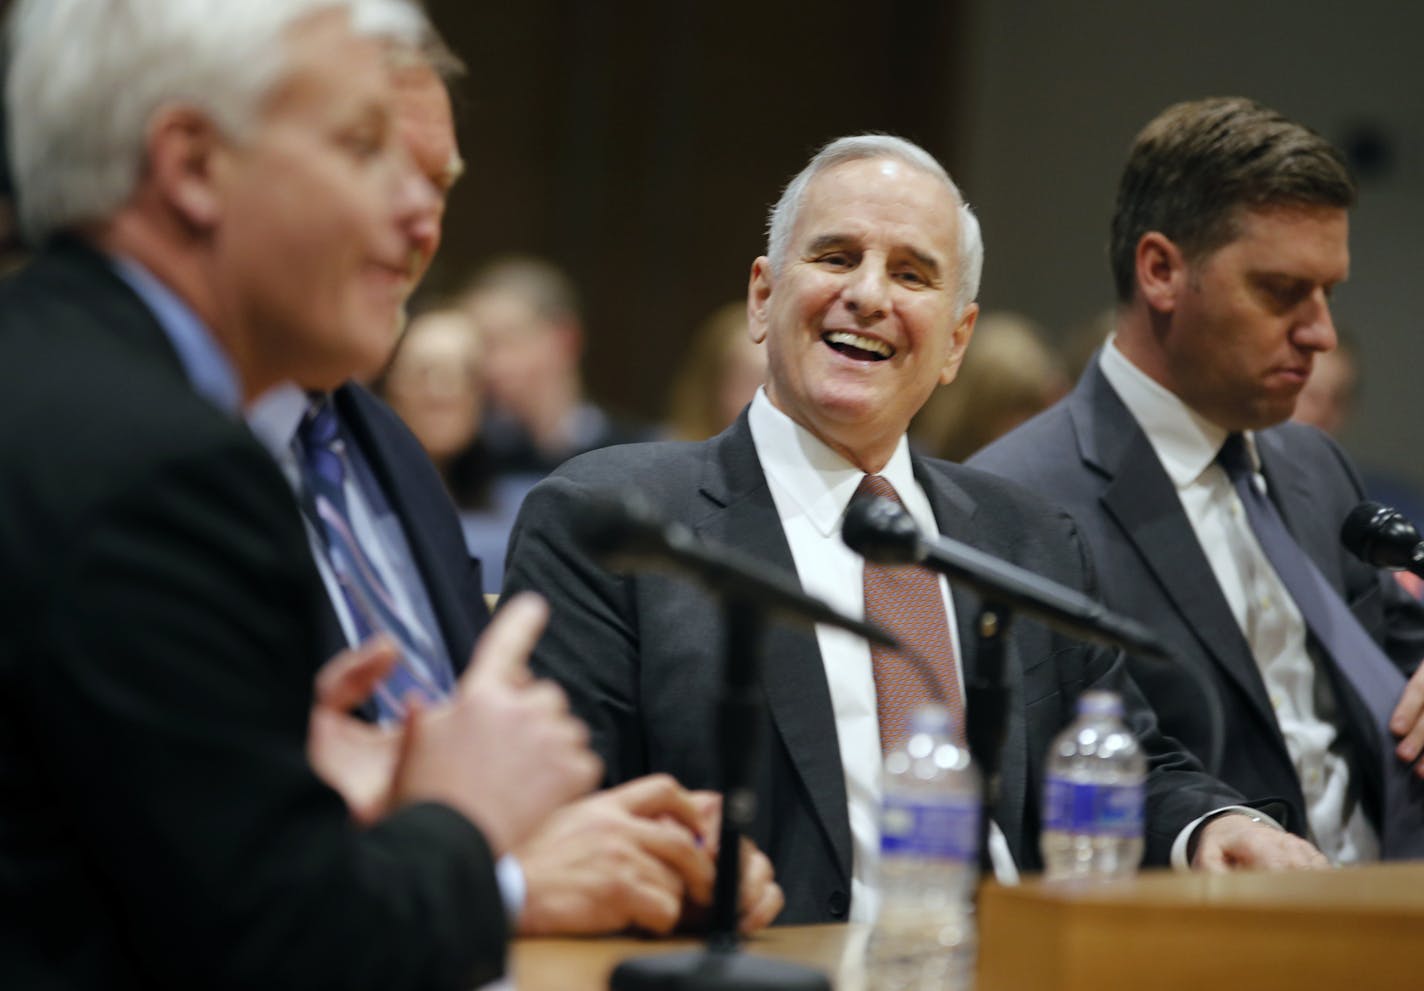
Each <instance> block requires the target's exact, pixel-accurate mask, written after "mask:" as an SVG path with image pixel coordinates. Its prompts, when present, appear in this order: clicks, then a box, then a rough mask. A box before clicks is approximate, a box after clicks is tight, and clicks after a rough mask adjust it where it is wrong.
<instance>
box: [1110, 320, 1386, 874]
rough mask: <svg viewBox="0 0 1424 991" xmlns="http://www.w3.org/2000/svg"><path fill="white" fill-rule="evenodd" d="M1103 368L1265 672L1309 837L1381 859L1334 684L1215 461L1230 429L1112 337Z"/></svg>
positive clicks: (1337, 856) (1338, 854)
mask: <svg viewBox="0 0 1424 991" xmlns="http://www.w3.org/2000/svg"><path fill="white" fill-rule="evenodd" d="M1100 366H1101V368H1102V371H1103V375H1104V376H1105V377H1106V378H1107V380H1108V383H1109V384H1110V385H1111V386H1112V388H1113V390H1114V391H1115V392H1116V393H1117V394H1118V396H1119V398H1121V399H1122V401H1123V404H1124V405H1125V406H1126V407H1127V408H1128V411H1129V412H1130V413H1131V414H1132V416H1133V418H1134V419H1136V420H1137V423H1138V426H1140V427H1141V428H1142V431H1143V433H1145V434H1146V435H1147V439H1148V441H1149V442H1150V443H1151V445H1152V449H1153V450H1154V451H1155V452H1156V454H1157V458H1158V460H1159V461H1161V463H1162V467H1163V469H1164V470H1165V471H1166V473H1167V477H1168V478H1169V479H1171V481H1172V484H1173V486H1175V488H1176V490H1177V496H1178V498H1180V499H1181V502H1182V509H1183V510H1184V511H1185V513H1186V515H1187V519H1188V520H1189V521H1190V523H1191V525H1192V530H1193V531H1194V532H1195V533H1196V537H1197V542H1198V543H1199V544H1201V548H1202V551H1203V552H1204V553H1205V554H1206V559H1207V562H1208V563H1209V564H1210V565H1211V570H1212V573H1213V574H1214V575H1215V576H1216V582H1217V584H1218V585H1219V586H1220V587H1221V591H1222V594H1223V595H1224V596H1225V597H1226V602H1227V604H1228V605H1229V606H1230V607H1231V613H1232V615H1233V616H1235V617H1236V622H1237V624H1238V625H1239V626H1240V627H1241V632H1242V634H1243V635H1244V636H1245V637H1246V641H1247V643H1248V644H1249V645H1250V647H1251V653H1252V654H1253V655H1254V656H1255V659H1256V665H1257V667H1258V668H1259V669H1260V671H1261V678H1262V680H1263V681H1264V683H1265V686H1266V692H1267V695H1268V697H1269V698H1270V700H1271V705H1272V707H1273V708H1274V710H1275V715H1276V721H1277V723H1279V725H1280V728H1281V735H1282V736H1283V737H1284V738H1285V743H1286V749H1287V750H1288V751H1289V753H1290V757H1291V762H1292V763H1293V764H1294V765H1295V770H1296V774H1297V775H1298V777H1299V778H1300V784H1301V790H1302V791H1303V793H1304V795H1305V802H1306V815H1307V818H1308V820H1309V824H1310V832H1311V838H1312V839H1313V840H1314V842H1315V844H1316V845H1317V846H1318V847H1319V848H1320V849H1321V851H1322V852H1323V853H1324V854H1325V855H1326V857H1328V858H1329V859H1330V860H1331V862H1333V863H1337V864H1344V863H1353V862H1356V861H1361V860H1376V859H1378V857H1379V840H1378V837H1377V836H1376V834H1375V832H1374V829H1373V827H1372V826H1371V825H1370V823H1369V820H1368V819H1366V818H1365V815H1364V811H1363V809H1362V808H1361V807H1360V804H1359V802H1358V801H1356V800H1354V799H1353V797H1352V796H1351V793H1350V768H1349V764H1348V763H1347V761H1346V760H1345V758H1344V757H1343V756H1342V755H1341V754H1340V753H1339V751H1338V748H1337V747H1336V746H1335V744H1336V742H1337V737H1338V736H1339V729H1338V722H1337V717H1336V713H1335V702H1334V698H1333V696H1332V694H1331V689H1330V684H1329V679H1328V678H1327V677H1326V676H1325V675H1324V673H1323V672H1322V671H1321V670H1320V668H1319V666H1318V665H1317V664H1316V662H1315V659H1314V658H1313V657H1312V656H1311V653H1310V650H1309V649H1308V647H1307V639H1306V626H1305V621H1304V620H1303V619H1302V618H1301V614H1300V610H1299V609H1298V608H1297V607H1296V604H1295V600H1294V599H1292V598H1291V595H1290V593H1289V592H1288V591H1287V590H1286V587H1285V585H1284V584H1283V583H1282V582H1281V579H1280V576H1279V575H1277V574H1276V571H1275V569H1274V568H1273V567H1272V566H1271V563H1270V561H1269V560H1268V559H1267V558H1266V555H1265V552H1264V551H1262V550H1261V545H1260V543H1259V542H1258V541H1257V539H1256V534H1255V532H1254V531H1253V530H1252V529H1251V525H1250V523H1249V522H1248V521H1247V519H1246V514H1245V510H1244V509H1243V508H1242V505H1241V500H1240V498H1239V496H1238V495H1237V493H1236V489H1235V488H1234V487H1233V486H1232V484H1231V481H1230V479H1228V478H1227V475H1226V472H1225V470H1224V469H1223V468H1222V467H1221V466H1220V465H1218V464H1217V463H1216V455H1217V452H1218V451H1220V449H1221V445H1222V444H1223V443H1224V442H1225V440H1226V437H1227V431H1226V430H1224V429H1222V428H1221V427H1219V426H1217V425H1216V424H1214V423H1211V422H1209V421H1207V420H1206V419H1204V418H1203V417H1201V416H1200V415H1198V414H1197V413H1196V412H1195V411H1194V410H1192V409H1190V408H1189V407H1188V406H1187V405H1186V404H1185V403H1183V402H1182V401H1181V400H1180V399H1179V398H1178V397H1177V396H1176V395H1174V394H1173V393H1172V392H1171V391H1169V390H1168V389H1166V388H1164V387H1163V386H1162V385H1160V384H1158V383H1157V382H1155V381H1154V380H1153V379H1152V378H1150V377H1149V376H1148V375H1147V374H1146V373H1144V372H1143V371H1141V370H1140V369H1139V368H1137V367H1136V366H1135V365H1133V364H1132V362H1131V361H1129V360H1128V359H1127V358H1126V356H1124V355H1123V353H1122V352H1121V351H1119V350H1118V348H1117V346H1116V341H1115V340H1113V341H1110V342H1109V344H1108V346H1106V347H1104V348H1103V350H1102V357H1101V359H1100ZM1245 438H1246V446H1247V450H1248V451H1249V453H1250V456H1251V461H1252V464H1253V466H1254V467H1255V469H1256V473H1255V474H1254V475H1253V482H1254V484H1255V485H1256V487H1257V488H1258V489H1259V490H1260V491H1261V492H1262V493H1263V494H1264V493H1265V492H1266V479H1265V476H1264V475H1262V474H1261V473H1260V458H1259V456H1258V455H1257V452H1256V444H1255V438H1254V436H1253V435H1252V434H1251V433H1250V432H1249V431H1248V432H1247V433H1246V434H1245Z"/></svg>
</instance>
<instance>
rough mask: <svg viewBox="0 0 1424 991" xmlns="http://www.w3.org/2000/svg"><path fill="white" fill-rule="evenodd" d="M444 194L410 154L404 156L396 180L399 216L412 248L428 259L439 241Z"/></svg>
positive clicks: (397, 213) (397, 212)
mask: <svg viewBox="0 0 1424 991" xmlns="http://www.w3.org/2000/svg"><path fill="white" fill-rule="evenodd" d="M444 211H445V195H444V193H443V192H442V191H441V190H440V189H439V187H437V186H436V184H435V183H434V182H433V181H432V180H431V178H430V177H429V176H427V175H426V174H425V173H424V172H422V171H421V170H420V168H419V167H418V166H417V164H416V163H415V161H414V160H413V159H412V158H411V156H410V155H408V154H407V155H402V156H401V162H400V167H399V177H398V179H397V192H396V216H397V218H398V221H399V223H400V227H401V230H402V231H403V232H404V233H405V235H406V237H407V238H409V239H410V242H411V247H412V248H413V249H415V251H417V252H419V253H420V254H421V255H422V256H423V257H425V258H429V257H430V256H431V255H433V254H434V253H435V249H436V247H438V246H439V243H440V221H441V219H442V218H443V215H444Z"/></svg>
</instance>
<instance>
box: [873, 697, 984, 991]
mask: <svg viewBox="0 0 1424 991" xmlns="http://www.w3.org/2000/svg"><path fill="white" fill-rule="evenodd" d="M882 784H883V797H882V804H881V817H880V891H881V904H880V915H879V918H878V919H877V921H876V925H875V929H874V930H873V931H872V933H871V936H870V945H869V948H868V951H867V957H866V974H867V977H868V986H869V987H870V988H872V989H876V991H890V989H895V991H899V989H908V988H915V989H919V988H935V989H940V988H954V987H967V986H968V982H969V980H970V977H971V975H972V973H973V955H974V916H973V902H972V898H973V895H974V884H975V881H976V880H977V878H978V874H979V814H980V792H979V772H978V771H977V770H976V769H975V767H974V764H973V762H972V761H971V760H970V757H969V750H968V748H966V747H962V746H959V745H958V744H957V743H955V737H954V723H953V718H952V717H951V716H950V713H949V710H947V709H946V708H944V706H940V705H926V706H922V707H921V708H919V709H917V710H916V711H915V712H914V714H913V715H912V716H911V719H910V735H909V737H908V738H907V739H906V740H905V742H904V743H903V744H902V745H901V746H900V747H899V748H897V749H895V750H893V751H891V753H890V754H888V755H887V756H886V758H885V774H884V777H883V779H882Z"/></svg>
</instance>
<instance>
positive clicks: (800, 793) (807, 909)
mask: <svg viewBox="0 0 1424 991" xmlns="http://www.w3.org/2000/svg"><path fill="white" fill-rule="evenodd" d="M915 473H916V477H917V478H918V480H919V481H920V483H921V485H923V486H924V488H925V491H926V492H927V493H928V495H929V498H930V502H931V504H932V506H933V507H934V512H935V518H936V519H937V520H938V522H939V525H940V527H941V528H942V529H943V530H944V532H945V533H946V534H948V535H949V536H951V537H954V538H955V539H958V540H963V541H965V542H967V543H970V544H973V545H974V546H976V547H979V548H981V549H983V550H985V551H987V552H989V553H991V554H995V555H998V556H1000V557H1003V558H1005V559H1008V560H1011V561H1014V562H1016V563H1017V564H1020V565H1022V566H1024V567H1027V568H1031V569H1033V570H1035V571H1037V572H1040V573H1041V574H1045V575H1048V576H1049V577H1052V578H1054V579H1057V580H1058V581H1061V582H1064V583H1066V584H1068V585H1071V586H1074V587H1077V588H1091V587H1092V575H1091V568H1090V564H1089V561H1088V557H1087V554H1086V552H1085V550H1084V546H1083V544H1082V542H1081V541H1080V540H1079V538H1078V535H1077V532H1076V529H1075V528H1074V526H1073V524H1072V522H1071V521H1070V520H1069V519H1068V518H1067V517H1066V516H1065V515H1064V514H1062V513H1061V512H1059V511H1056V510H1054V509H1052V508H1051V507H1049V506H1047V505H1046V504H1044V503H1042V502H1040V501H1038V500H1037V499H1035V498H1034V497H1033V496H1031V495H1030V494H1028V493H1027V492H1024V491H1022V490H1020V489H1018V488H1017V487H1016V486H1013V485H1010V484H1007V483H1005V482H1003V481H1002V480H1000V479H996V478H993V477H992V476H988V475H985V474H983V473H980V472H975V471H970V470H968V469H965V468H962V467H960V466H958V465H952V464H949V463H947V462H942V461H929V460H923V459H916V461H915ZM624 487H627V488H635V489H638V490H639V491H641V492H642V494H643V495H645V496H646V497H647V498H648V499H650V500H651V501H652V502H653V503H654V504H655V505H656V506H657V507H658V509H659V510H660V511H661V512H662V513H664V514H665V515H666V516H667V517H668V518H669V519H672V520H677V521H680V522H682V523H685V524H686V525H688V526H689V527H691V528H692V529H693V530H694V532H695V533H696V534H697V535H698V536H700V537H703V538H705V539H707V540H709V541H715V542H718V543H721V544H725V545H727V546H730V547H732V548H735V549H738V550H741V551H744V552H746V553H748V554H751V555H754V556H756V557H758V558H760V559H762V560H763V561H765V562H766V564H767V567H768V568H769V569H772V568H774V569H777V570H779V571H782V572H786V573H794V571H795V566H794V562H793V560H792V557H791V550H790V547H789V545H788V544H787V541H786V537H785V534H784V533H783V531H782V528H781V522H780V519H779V518H778V516H777V512H776V507H775V505H774V504H773V502H772V497H771V492H770V490H769V489H768V487H767V483H766V478H765V476H764V474H763V473H762V469H761V464H760V462H759V461H758V459H757V455H756V450H755V447H754V445H753V443H752V439H751V431H750V429H749V427H748V426H747V421H746V414H745V413H743V414H742V417H741V418H740V419H739V420H738V421H737V422H736V424H734V425H733V426H732V427H730V428H729V429H728V430H727V431H726V432H724V433H723V434H721V435H719V436H718V437H715V438H713V439H712V440H710V441H706V442H702V443H695V444H683V443H659V444H635V445H629V446H625V447H615V448H607V449H604V450H601V451H595V452H593V453H590V454H586V455H583V456H582V457H579V458H576V459H574V460H573V461H571V462H569V463H568V464H566V465H565V466H564V467H563V468H561V469H560V470H559V471H557V472H556V473H555V474H554V475H553V476H551V477H550V478H548V479H546V480H545V481H543V482H541V483H540V484H539V485H538V486H536V487H535V488H534V490H533V491H532V492H531V493H530V494H529V496H528V498H527V499H526V500H525V503H524V507H523V510H522V511H521V513H520V516H519V520H518V522H517V523H516V525H515V529H514V534H513V536H512V538H511V542H510V557H509V568H508V571H507V573H506V580H505V593H506V594H509V593H511V592H514V591H518V590H521V589H534V590H535V591H539V592H542V593H543V594H544V595H546V596H547V597H548V598H549V599H550V600H551V602H552V605H553V618H552V620H551V623H550V626H549V630H548V632H547V633H546V634H545V636H544V638H543V639H542V640H541V641H540V643H539V645H538V647H537V648H536V650H535V654H534V667H535V670H536V671H537V672H538V673H539V674H542V675H546V676H549V677H552V678H554V679H555V680H557V681H559V682H560V683H561V684H562V685H563V686H564V688H565V690H566V691H567V692H568V693H569V697H570V699H571V701H572V704H573V707H574V710H575V712H577V713H578V714H579V715H580V716H582V717H583V718H584V719H585V720H586V721H587V722H588V723H589V726H590V728H591V730H592V734H593V745H594V748H595V749H596V750H597V751H598V752H599V754H600V755H601V756H602V757H603V759H604V761H605V762H606V764H607V773H608V780H609V783H617V782H620V781H626V780H629V779H631V778H635V777H637V776H639V775H642V774H647V773H650V772H655V771H666V772H669V773H671V774H673V775H674V776H675V777H676V778H678V779H679V780H680V781H681V782H682V783H683V784H685V785H687V786H688V787H692V788H709V787H718V786H719V779H718V771H717V767H716V761H715V747H714V745H713V736H712V732H711V729H712V720H713V715H714V703H715V701H716V699H717V697H718V695H719V690H720V670H721V660H720V650H721V642H722V637H723V624H722V622H721V617H720V612H719V609H718V606H717V604H716V603H715V602H714V601H713V599H712V598H710V597H709V596H708V595H707V594H706V593H705V592H703V591H702V590H701V589H700V588H697V587H695V586H693V585H691V584H689V583H687V582H685V581H683V580H681V579H678V578H675V577H664V576H662V575H658V574H646V573H637V574H632V575H629V576H618V575H615V574H613V573H611V572H609V571H608V570H606V569H605V568H604V567H602V566H601V565H600V564H598V563H597V562H596V561H595V560H593V559H592V558H591V557H590V556H589V555H588V554H587V553H585V551H584V550H583V549H582V548H581V546H580V545H579V543H578V541H577V539H576V538H575V533H574V524H575V521H576V520H577V519H578V517H579V514H580V513H581V512H582V510H583V507H585V506H586V505H587V502H588V500H589V499H590V497H591V495H592V494H593V493H595V492H598V491H602V490H608V489H615V488H624ZM954 601H955V610H956V613H957V619H958V622H959V627H960V630H961V631H962V643H963V644H964V655H965V656H964V657H963V658H962V659H961V660H962V664H963V666H964V669H965V672H966V677H972V675H973V672H974V667H975V663H976V654H975V649H974V639H973V636H972V635H971V632H970V631H972V629H973V617H974V616H975V615H976V613H977V611H978V605H979V602H978V598H977V597H976V596H975V595H972V594H970V593H969V592H966V591H963V590H960V591H956V593H955V596H954ZM1006 667H1007V669H1008V672H1009V680H1010V685H1009V703H1008V707H1009V708H1008V719H1007V735H1006V740H1005V744H1004V752H1003V757H1002V762H1001V767H1002V776H1003V777H1002V789H1001V793H1000V798H999V803H998V806H997V807H996V808H995V809H994V817H995V819H996V820H997V822H998V823H999V825H1000V827H1001V828H1002V829H1003V831H1004V834H1005V836H1006V838H1007V840H1008V843H1009V847H1010V849H1011V851H1012V853H1013V855H1014V857H1015V859H1016V861H1017V862H1018V864H1019V865H1020V866H1022V867H1024V868H1026V869H1030V870H1032V869H1035V868H1037V867H1038V866H1039V865H1040V857H1039V851H1038V833H1039V801H1038V799H1039V796H1040V795H1041V794H1042V789H1043V766H1044V756H1045V754H1046V752H1047V750H1048V746H1049V743H1050V741H1051V739H1052V738H1053V736H1054V735H1055V734H1056V733H1057V732H1058V731H1059V730H1060V729H1061V728H1062V727H1063V726H1064V725H1066V724H1067V723H1068V721H1069V720H1070V718H1071V716H1072V715H1073V710H1074V705H1075V702H1076V699H1077V697H1078V695H1079V694H1080V693H1081V692H1082V691H1083V690H1084V689H1087V688H1090V687H1105V688H1113V689H1116V690H1120V691H1123V692H1125V694H1126V697H1127V703H1128V707H1129V713H1130V719H1131V722H1132V725H1133V728H1134V729H1135V731H1136V732H1137V733H1138V734H1139V736H1140V737H1141V738H1142V739H1143V741H1144V744H1145V746H1146V747H1147V748H1148V750H1149V753H1150V755H1151V758H1150V759H1151V764H1152V767H1153V773H1152V774H1151V775H1150V777H1149V784H1148V789H1147V795H1148V798H1147V804H1148V809H1147V817H1148V838H1147V839H1148V843H1147V857H1148V860H1149V861H1150V862H1153V863H1159V864H1160V863H1165V862H1166V860H1167V858H1168V855H1169V852H1170V847H1171V843H1172V840H1173V839H1174V838H1175V836H1176V835H1177V833H1178V832H1179V831H1180V830H1181V828H1182V827H1184V826H1185V825H1186V824H1187V823H1189V822H1190V821H1191V820H1192V819H1194V818H1196V817H1197V816H1199V815H1202V814H1204V813H1205V812H1207V811H1209V810H1211V809H1213V808H1217V807H1220V806H1222V805H1227V804H1232V803H1235V802H1240V801H1241V797H1240V796H1239V795H1238V794H1236V793H1235V792H1233V791H1231V790H1230V789H1227V788H1225V787H1223V786H1222V785H1220V783H1219V782H1216V781H1215V780H1213V779H1210V778H1208V777H1207V776H1206V775H1204V774H1202V773H1200V769H1199V767H1198V765H1197V764H1196V762H1195V761H1194V760H1193V759H1191V758H1189V757H1187V756H1186V755H1185V754H1183V753H1181V752H1179V751H1177V750H1176V749H1175V745H1173V744H1171V743H1170V741H1166V740H1164V739H1163V738H1162V737H1161V736H1160V735H1158V733H1157V732H1156V729H1155V723H1154V720H1153V717H1152V714H1151V712H1150V711H1149V710H1148V709H1147V708H1146V707H1145V706H1144V705H1142V704H1141V703H1140V699H1138V697H1137V695H1136V689H1135V688H1134V687H1133V686H1132V685H1131V683H1130V681H1129V680H1128V679H1126V678H1125V676H1124V675H1125V667H1124V665H1123V664H1122V662H1121V659H1120V655H1117V654H1114V653H1111V652H1108V651H1105V650H1102V649H1098V648H1092V647H1088V646H1084V645H1082V644H1078V643H1074V642H1070V641H1068V640H1067V639H1065V638H1063V637H1060V636H1058V635H1056V634H1054V633H1052V632H1050V631H1048V630H1047V629H1046V628H1044V627H1042V626H1040V625H1038V624H1035V623H1032V622H1029V621H1027V620H1019V621H1018V622H1017V623H1016V624H1015V626H1014V627H1013V629H1012V633H1011V635H1010V637H1009V642H1008V648H1007V664H1006ZM760 689H761V693H762V695H763V697H764V701H765V706H766V717H765V720H764V723H763V724H762V725H760V726H757V727H748V731H749V732H750V731H755V732H758V733H759V734H760V736H761V738H762V739H763V741H764V742H765V743H766V746H765V747H764V748H763V752H762V753H761V756H760V760H759V761H758V764H757V769H756V794H757V798H758V807H757V813H756V822H755V825H754V827H753V830H752V839H753V840H755V841H756V843H757V844H758V845H759V846H760V847H761V849H762V850H764V851H765V852H766V853H767V855H768V856H769V857H770V858H771V860H772V863H773V864H774V865H775V867H776V872H777V878H778V881H779V882H780V884H781V886H782V888H783V889H784V891H785V893H786V899H787V903H786V908H785V910H784V911H783V912H782V914H781V917H780V918H779V920H778V921H779V922H783V923H795V922H822V921H835V920H843V919H845V918H846V916H847V914H848V911H849V907H850V898H849V893H850V890H851V886H850V881H851V871H852V865H851V832H850V822H849V817H848V814H847V806H846V791H845V780H844V772H843V770H842V767H841V760H840V750H839V746H838V743H837V735H836V724H835V718H834V713H833V711H832V708H831V698H830V689H829V687H828V685H827V682H826V675H825V670H824V666H823V663H822V660H821V654H820V650H819V648H818V647H817V645H816V639H815V636H814V635H813V634H811V633H810V632H807V631H803V630H800V629H792V628H788V627H785V626H782V625H779V624H773V625H771V626H770V627H769V628H768V630H767V633H766V637H765V641H764V647H763V650H762V656H761V672H760Z"/></svg>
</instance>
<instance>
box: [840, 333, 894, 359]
mask: <svg viewBox="0 0 1424 991" xmlns="http://www.w3.org/2000/svg"><path fill="white" fill-rule="evenodd" d="M826 343H828V344H849V345H850V346H851V347H853V348H860V349H861V350H862V351H869V352H871V353H872V354H878V355H880V357H882V358H888V357H890V356H891V355H892V354H894V351H892V350H891V348H890V345H888V344H886V343H885V342H884V341H877V340H876V339H875V338H873V337H861V336H860V335H859V334H852V333H851V332H850V331H848V330H832V331H827V332H826Z"/></svg>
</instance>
